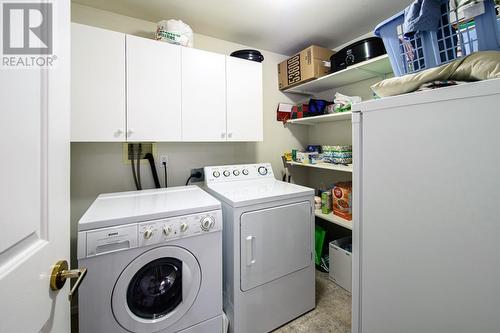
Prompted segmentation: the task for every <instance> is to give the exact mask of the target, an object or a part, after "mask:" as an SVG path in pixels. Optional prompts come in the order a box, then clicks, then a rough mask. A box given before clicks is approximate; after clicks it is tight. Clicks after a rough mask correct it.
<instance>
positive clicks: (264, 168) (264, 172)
mask: <svg viewBox="0 0 500 333" xmlns="http://www.w3.org/2000/svg"><path fill="white" fill-rule="evenodd" d="M258 170H259V173H260V174H261V175H262V176H265V175H267V168H266V167H265V166H261V167H259V169H258Z"/></svg>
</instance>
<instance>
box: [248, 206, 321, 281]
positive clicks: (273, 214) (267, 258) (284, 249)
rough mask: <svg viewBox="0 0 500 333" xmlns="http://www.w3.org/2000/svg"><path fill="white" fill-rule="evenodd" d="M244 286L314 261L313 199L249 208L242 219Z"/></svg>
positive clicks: (305, 265)
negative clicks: (312, 243) (312, 247)
mask: <svg viewBox="0 0 500 333" xmlns="http://www.w3.org/2000/svg"><path fill="white" fill-rule="evenodd" d="M240 223H241V224H240V237H241V238H240V246H241V251H240V255H241V257H240V269H241V290H242V291H247V290H250V289H252V288H255V287H258V286H260V285H262V284H264V283H267V282H270V281H272V280H275V279H278V278H280V277H283V276H285V275H288V274H290V273H293V272H296V271H298V270H300V269H302V268H305V267H307V266H309V265H311V262H312V252H311V251H312V250H311V203H310V202H309V201H303V202H297V203H293V204H289V205H284V206H278V207H273V208H267V209H262V210H257V211H253V212H247V213H244V214H242V215H241V222H240Z"/></svg>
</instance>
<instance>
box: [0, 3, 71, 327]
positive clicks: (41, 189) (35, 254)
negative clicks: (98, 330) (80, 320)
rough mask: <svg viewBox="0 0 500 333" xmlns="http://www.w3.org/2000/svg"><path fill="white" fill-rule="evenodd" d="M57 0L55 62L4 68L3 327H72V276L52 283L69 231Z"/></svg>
mask: <svg viewBox="0 0 500 333" xmlns="http://www.w3.org/2000/svg"><path fill="white" fill-rule="evenodd" d="M52 4H53V17H54V21H53V41H54V54H55V55H56V56H57V61H56V64H55V66H54V67H53V68H51V69H49V70H41V69H35V68H36V67H31V68H29V69H28V68H25V69H7V70H4V69H0V87H1V89H0V105H1V106H0V109H1V112H0V148H1V151H2V154H3V159H2V160H3V163H2V165H1V167H0V168H1V172H0V180H1V182H0V183H1V186H0V203H1V209H0V230H1V232H0V295H1V297H0V332H2V333H12V332H23V333H24V332H27V333H32V332H69V331H70V318H69V302H68V287H69V283H66V285H65V286H64V288H63V289H62V290H60V291H56V292H55V291H52V290H51V288H50V287H49V280H50V273H51V266H52V265H53V264H54V263H55V262H56V261H57V260H59V259H66V260H69V239H70V238H69V159H70V156H69V150H70V146H69V139H70V109H69V108H70V90H69V84H68V82H69V79H70V75H69V74H70V73H69V68H70V62H69V61H70V59H69V57H70V2H69V1H68V0H66V1H59V0H58V1H57V2H56V1H53V2H52ZM4 10H5V7H4ZM4 14H5V11H4ZM11 17H12V16H11ZM21 17H22V16H21ZM20 21H21V22H20ZM13 22H15V24H20V25H21V26H22V20H15V19H14V21H13Z"/></svg>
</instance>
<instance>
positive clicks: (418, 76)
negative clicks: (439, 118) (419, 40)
mask: <svg viewBox="0 0 500 333" xmlns="http://www.w3.org/2000/svg"><path fill="white" fill-rule="evenodd" d="M489 79H500V51H480V52H474V53H472V54H470V55H468V56H466V57H463V58H460V59H457V60H455V61H452V62H450V63H447V64H444V65H441V66H439V67H434V68H430V69H427V70H425V71H422V72H419V73H415V74H408V75H405V76H400V77H394V78H390V79H386V80H383V81H380V82H378V83H377V84H375V85H373V86H372V87H371V88H372V90H373V92H374V93H375V94H377V96H379V97H387V96H395V95H401V94H405V93H409V92H413V91H416V90H417V89H418V88H419V87H420V86H422V85H423V84H425V83H428V82H432V81H437V80H439V81H442V80H453V81H481V80H489Z"/></svg>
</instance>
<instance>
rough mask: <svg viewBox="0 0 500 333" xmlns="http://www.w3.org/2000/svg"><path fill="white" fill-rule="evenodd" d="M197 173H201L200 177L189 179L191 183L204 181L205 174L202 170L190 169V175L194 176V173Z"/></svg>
mask: <svg viewBox="0 0 500 333" xmlns="http://www.w3.org/2000/svg"><path fill="white" fill-rule="evenodd" d="M197 172H200V173H201V177H198V178H195V177H193V178H191V181H192V182H202V181H204V180H205V173H204V172H203V168H198V169H191V175H194V174H195V173H197Z"/></svg>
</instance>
